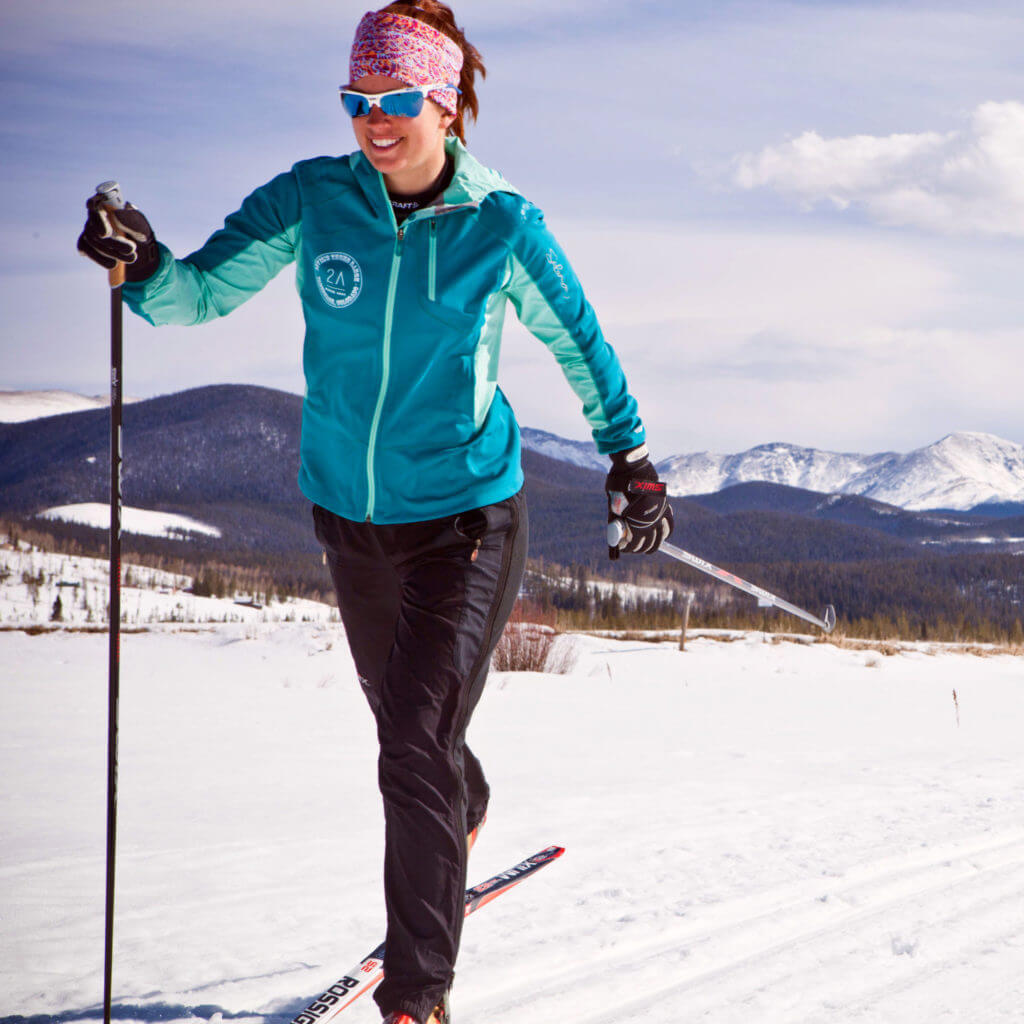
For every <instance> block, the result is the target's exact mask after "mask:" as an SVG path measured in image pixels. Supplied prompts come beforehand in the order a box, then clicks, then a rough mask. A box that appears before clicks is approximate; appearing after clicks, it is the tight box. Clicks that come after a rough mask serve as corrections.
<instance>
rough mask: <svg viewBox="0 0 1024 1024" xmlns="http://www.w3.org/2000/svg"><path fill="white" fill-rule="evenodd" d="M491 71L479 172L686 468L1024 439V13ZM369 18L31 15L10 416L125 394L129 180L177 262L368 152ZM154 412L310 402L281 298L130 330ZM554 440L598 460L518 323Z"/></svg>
mask: <svg viewBox="0 0 1024 1024" xmlns="http://www.w3.org/2000/svg"><path fill="white" fill-rule="evenodd" d="M455 7H456V12H457V14H458V17H459V20H460V22H461V23H462V24H463V25H464V27H465V28H466V30H467V33H468V35H469V37H470V39H472V40H473V41H474V42H475V43H476V45H477V46H478V47H479V49H480V50H481V51H482V52H483V55H484V58H485V60H486V63H487V66H488V70H489V74H488V77H487V80H486V82H485V83H484V84H483V85H482V87H481V90H480V96H481V120H480V123H479V124H478V125H476V126H471V128H470V137H469V142H470V148H471V149H472V150H473V151H474V153H475V154H476V155H477V156H478V157H479V158H480V159H481V160H482V161H483V162H484V163H487V164H489V165H491V166H494V167H497V168H498V169H500V170H501V171H502V172H503V173H504V174H505V176H506V177H507V178H509V179H510V180H511V181H512V182H513V183H514V184H515V185H516V186H517V187H518V188H520V189H521V190H522V191H523V192H524V193H525V194H527V195H528V196H529V197H530V198H531V199H532V200H533V201H534V202H536V203H537V204H538V205H539V206H541V207H542V208H543V209H544V210H545V212H546V215H547V219H548V222H549V224H550V225H551V226H552V228H553V229H554V231H555V232H556V234H557V235H558V237H559V240H560V241H561V242H562V244H563V246H564V247H565V249H566V251H567V252H568V254H569V256H570V259H571V260H572V262H573V264H574V266H575V268H576V270H577V271H578V273H579V274H580V276H581V278H582V280H583V282H584V284H585V286H586V288H587V291H588V294H589V296H590V298H591V301H592V303H593V304H594V306H595V308H596V309H597V311H598V314H599V316H600V317H601V319H602V322H603V324H604V326H605V331H606V334H607V335H608V338H609V340H610V341H611V342H612V343H613V345H614V346H615V348H616V350H617V351H618V352H619V354H620V357H621V359H622V362H623V364H624V366H625V368H626V371H627V375H628V377H629V379H630V383H631V386H632V388H633V390H634V392H635V393H636V394H637V396H638V398H639V400H640V404H641V411H642V413H643V415H644V418H645V420H646V421H647V425H648V431H649V435H650V439H651V444H652V447H653V449H654V451H655V454H656V455H657V456H659V457H660V456H662V455H668V454H673V453H678V452H684V451H695V450H700V449H711V450H715V451H734V450H739V449H741V448H746V447H749V446H751V445H754V444H758V443H763V442H769V441H790V442H794V443H798V444H806V445H812V446H817V447H829V448H834V449H839V450H846V451H856V450H859V451H867V450H871V451H875V450H882V449H896V450H906V449H909V448H913V447H917V446H919V445H923V444H927V443H929V442H930V441H934V440H937V439H938V438H939V437H941V436H943V435H944V434H946V433H948V432H950V431H953V430H980V431H988V432H991V433H996V434H999V435H1001V436H1003V437H1006V438H1009V439H1011V440H1015V441H1018V442H1024V403H1022V402H1021V399H1020V391H1021V378H1022V377H1024V374H1022V372H1021V364H1022V359H1021V353H1022V351H1024V288H1022V287H1021V285H1020V282H1019V279H1020V276H1021V275H1020V267H1021V262H1022V261H1021V257H1022V256H1024V245H1022V239H1024V57H1022V54H1024V13H1019V11H1020V8H1019V5H1018V4H1014V3H990V2H986V0H980V2H977V3H972V4H967V3H959V4H956V3H946V2H941V0H937V2H933V3H928V4H925V3H917V2H888V3H887V2H873V3H871V2H860V3H857V2H844V3H832V2H827V0H826V2H813V3H812V2H804V3H779V2H774V0H767V2H748V3H734V2H729V0H718V2H714V3H711V2H697V3H685V2H684V3H663V2H642V0H641V2H635V0H634V2H632V3H630V4H628V5H626V4H622V3H619V2H616V3H612V2H603V0H590V2H583V0H580V2H562V3H560V2H557V0H544V2H542V0H520V2H518V3H516V4H514V5H512V4H497V3H494V2H493V0H462V2H461V3H457V4H456V5H455ZM364 10H366V7H365V6H364V5H363V4H362V3H351V2H347V0H333V2H327V0H293V2H291V3H288V4H285V3H282V2H281V0H273V2H270V0H250V2H247V3H236V2H234V0H220V2H218V3H216V4H210V3H208V2H199V0H179V2H178V3H175V4H140V3H138V2H132V3H128V2H124V0H108V2H104V3H102V4H100V3H95V2H93V0H62V2H56V0H13V2H11V0H8V3H6V4H5V5H4V8H3V13H2V14H0V29H2V31H0V90H2V93H3V100H4V102H3V104H2V105H0V146H2V153H3V166H4V169H5V176H6V179H7V186H8V197H9V200H10V199H13V200H14V201H8V203H6V204H4V209H3V212H2V213H0V217H2V230H3V236H4V239H5V243H6V244H5V245H4V246H3V248H2V250H0V310H2V314H0V388H42V387H60V388H68V389H70V390H74V391H80V392H83V393H88V394H96V393H102V392H103V391H104V390H105V389H106V387H107V368H106V366H107V359H108V355H107V301H106V293H105V286H104V281H103V275H102V273H100V272H99V271H97V270H95V269H94V268H93V267H92V266H91V265H89V264H87V263H86V262H85V261H84V260H82V259H81V258H80V257H78V256H77V254H76V253H75V251H74V241H75V238H76V236H77V234H78V231H79V230H80V227H81V221H82V216H83V204H84V200H85V198H86V197H87V195H88V194H89V193H90V192H91V190H92V188H93V186H94V185H95V184H96V183H97V182H99V181H100V180H103V179H105V178H109V177H116V178H118V179H119V180H120V181H121V182H122V185H123V188H124V191H125V194H126V196H127V197H128V198H130V199H131V200H133V201H134V202H135V203H136V204H137V205H139V206H140V207H141V208H142V209H143V210H144V211H145V212H146V214H147V215H148V216H149V218H150V220H151V221H152V223H153V225H154V227H155V229H156V232H157V235H158V237H159V238H160V239H161V240H162V241H164V242H165V243H167V244H168V245H169V246H170V247H171V248H172V249H173V250H174V251H175V252H176V253H177V254H178V255H182V256H183V255H186V254H187V253H189V252H191V251H192V250H193V249H194V248H197V247H198V246H199V245H200V244H201V243H202V242H203V240H204V239H205V238H206V237H207V235H208V234H209V233H210V232H211V231H212V230H214V229H215V228H216V227H217V226H219V225H220V223H221V221H222V220H223V218H224V216H225V215H226V214H227V213H229V212H231V211H232V210H233V209H235V208H236V207H237V205H238V203H239V201H240V200H241V199H242V198H243V197H244V196H245V195H246V194H247V193H248V192H249V191H251V189H252V188H254V187H255V186H257V185H259V184H261V183H263V182H264V181H266V180H267V179H269V178H270V177H272V176H273V175H274V174H276V173H278V172H279V171H281V170H283V169H286V168H287V167H289V166H290V165H291V164H292V163H293V162H295V161H296V160H299V159H302V158H305V157H308V156H313V155H317V154H320V153H344V152H348V151H349V150H351V149H352V148H354V143H353V141H352V136H351V130H350V127H349V124H348V122H347V121H346V119H345V118H344V117H343V115H342V112H341V110H340V106H339V103H338V100H337V93H336V87H337V85H338V84H339V83H341V82H342V81H344V79H345V77H346V66H347V53H348V47H349V43H350V40H351V34H352V30H353V28H354V26H355V24H356V22H357V21H358V18H359V16H360V15H361V14H362V13H363V11H364ZM126 323H127V334H126V369H125V379H126V388H127V390H128V392H129V393H130V394H133V395H137V396H142V397H144V396H149V395H154V394H163V393H167V392H171V391H175V390H178V389H180V388H184V387H190V386H196V385H201V384H209V383H219V382H224V381H234V382H245V383H258V384H266V385H268V386H272V387H280V388H285V389H288V390H292V391H301V389H302V380H301V372H300V356H301V339H302V326H301V318H300V315H299V309H298V302H297V299H296V297H295V294H294V283H293V275H292V273H291V272H290V271H285V272H284V273H282V275H281V276H280V277H279V278H278V279H277V280H275V281H274V282H273V283H272V284H271V285H270V286H269V287H268V288H267V289H266V290H265V291H264V292H263V293H261V295H259V296H257V297H256V298H254V299H253V300H252V301H250V302H249V303H248V304H247V305H246V306H244V307H242V308H241V309H240V310H238V311H236V312H235V313H234V314H232V316H230V317H228V318H227V319H225V320H223V321H221V322H218V323H216V324H212V325H207V326H204V327H201V328H192V329H177V328H161V329H155V328H151V327H149V326H147V325H146V324H144V323H142V322H141V321H139V320H137V319H136V318H130V319H128V320H127V322H126ZM501 372H502V381H501V383H502V386H503V388H504V389H505V391H506V393H507V394H508V395H509V397H510V399H511V401H512V403H513V405H514V406H515V408H516V409H517V412H518V414H519V419H520V422H521V423H523V424H524V425H529V426H534V427H540V428H543V429H548V430H553V431H555V432H558V433H561V434H563V435H565V436H570V437H577V438H580V437H586V436H587V428H586V425H585V423H584V421H583V418H582V416H581V414H580V411H579V406H578V402H577V401H576V399H575V397H574V396H573V395H572V393H571V391H570V390H569V389H568V386H567V385H566V384H565V382H564V380H563V379H562V377H561V374H560V373H559V371H558V369H557V366H556V364H555V363H554V361H553V360H552V359H551V357H550V356H549V355H548V353H547V352H546V350H545V349H544V348H543V346H542V345H541V344H540V343H539V342H537V341H535V340H534V339H532V338H531V337H530V336H529V335H527V334H526V333H525V332H523V331H522V329H521V328H520V327H519V326H518V324H516V323H515V320H514V315H513V314H511V313H510V315H509V321H508V324H507V328H506V342H505V347H504V351H503V356H502V371H501Z"/></svg>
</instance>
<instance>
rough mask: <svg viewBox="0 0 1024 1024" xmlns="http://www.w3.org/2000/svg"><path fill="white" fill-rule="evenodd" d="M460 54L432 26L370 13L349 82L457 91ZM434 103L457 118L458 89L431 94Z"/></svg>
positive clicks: (359, 36) (359, 34)
mask: <svg viewBox="0 0 1024 1024" xmlns="http://www.w3.org/2000/svg"><path fill="white" fill-rule="evenodd" d="M461 70H462V50H461V49H460V47H459V45H458V43H456V42H455V40H454V39H450V38H449V37H448V36H446V35H445V34H444V33H443V32H440V31H438V30H437V29H436V28H434V27H433V26H432V25H428V24H427V23H426V22H423V21H420V20H419V19H418V18H410V17H408V16H407V15H405V14H394V13H389V12H387V11H370V12H369V13H368V14H365V15H363V19H362V21H360V22H359V27H358V28H357V29H356V37H355V40H354V41H353V43H352V55H351V57H350V58H349V81H350V82H357V81H358V80H359V79H360V78H365V77H367V76H368V75H384V76H386V77H387V78H396V79H398V81H400V82H405V83H406V85H434V84H435V83H437V82H445V83H451V85H452V86H457V85H458V82H459V72H460V71H461ZM429 96H430V98H431V99H432V100H433V101H434V102H435V103H437V104H439V105H440V106H442V107H443V108H444V109H445V110H447V111H448V113H449V114H454V113H456V110H457V100H458V94H457V93H456V91H455V89H454V88H451V89H433V90H431V92H430V93H429Z"/></svg>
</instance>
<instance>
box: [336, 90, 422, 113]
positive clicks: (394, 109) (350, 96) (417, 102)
mask: <svg viewBox="0 0 1024 1024" xmlns="http://www.w3.org/2000/svg"><path fill="white" fill-rule="evenodd" d="M341 103H342V106H343V107H344V108H345V113H346V114H348V116H349V117H366V115H367V114H369V113H370V101H369V100H368V99H367V98H366V97H365V96H363V95H362V94H361V93H358V92H343V93H342V94H341ZM380 109H381V110H383V111H384V113H385V114H387V116H388V117H417V116H418V115H419V112H420V111H421V110H422V109H423V93H421V92H419V91H418V90H415V91H412V90H410V91H409V92H399V93H395V94H394V95H392V96H382V97H381V98H380Z"/></svg>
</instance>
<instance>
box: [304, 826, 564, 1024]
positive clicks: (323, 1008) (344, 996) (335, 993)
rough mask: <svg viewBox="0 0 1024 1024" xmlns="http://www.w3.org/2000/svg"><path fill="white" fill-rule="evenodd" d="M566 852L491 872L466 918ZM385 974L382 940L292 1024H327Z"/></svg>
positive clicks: (469, 899) (554, 850) (471, 897)
mask: <svg viewBox="0 0 1024 1024" xmlns="http://www.w3.org/2000/svg"><path fill="white" fill-rule="evenodd" d="M563 853H565V848H564V847H561V846H549V847H547V848H546V849H544V850H541V851H540V852H539V853H535V854H534V855H533V856H532V857H527V858H526V860H524V861H520V862H519V863H518V864H516V866H515V867H512V868H509V869H508V870H507V871H502V872H501V873H500V874H497V875H492V876H491V877H490V878H488V879H487V880H486V881H484V882H480V884H479V885H474V886H473V888H472V889H467V890H466V904H465V905H466V917H469V915H470V914H472V913H473V912H474V911H477V910H479V909H480V908H481V907H485V906H487V904H488V903H490V902H491V901H492V900H495V899H497V898H498V897H499V896H500V895H502V893H506V892H508V891H509V889H512V888H514V887H515V886H517V885H518V884H519V883H520V882H521V881H522V880H523V879H524V878H528V877H529V876H530V875H532V874H534V873H535V872H537V871H539V870H540V869H541V868H543V867H546V866H547V865H548V864H550V863H551V862H552V861H554V860H557V859H558V858H559V857H561V856H562V854H563ZM383 977H384V943H383V942H382V943H381V944H380V945H379V946H377V948H376V949H374V950H373V952H372V953H370V954H368V955H367V956H365V957H363V959H362V960H360V961H359V963H357V964H356V965H355V966H354V967H352V968H351V969H350V970H349V971H347V972H346V973H345V974H343V975H342V976H341V977H340V978H339V979H338V980H337V981H336V982H334V984H333V985H330V986H328V988H327V989H325V990H324V991H323V992H321V993H320V995H318V996H317V997H316V998H315V999H313V1000H312V1001H311V1002H310V1004H309V1005H308V1006H307V1007H306V1008H305V1009H304V1010H303V1011H302V1012H301V1013H299V1014H297V1015H296V1016H295V1017H293V1018H292V1022H291V1024H324V1022H325V1021H330V1020H334V1018H335V1017H337V1016H338V1014H340V1013H341V1011H342V1010H345V1009H347V1008H348V1007H349V1006H351V1005H352V1004H353V1003H354V1002H355V1001H356V1000H357V999H358V998H359V997H360V996H362V995H365V994H366V993H367V992H369V991H370V989H371V988H373V986H374V985H376V984H377V983H378V982H379V981H380V980H381V978H383Z"/></svg>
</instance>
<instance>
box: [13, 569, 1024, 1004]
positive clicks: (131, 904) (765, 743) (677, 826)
mask: <svg viewBox="0 0 1024 1024" xmlns="http://www.w3.org/2000/svg"><path fill="white" fill-rule="evenodd" d="M61 571H62V572H68V571H69V570H68V569H67V568H66V567H64V568H62V570H61ZM19 585H20V584H19ZM175 628H176V627H171V626H166V625H165V626H157V627H154V629H153V630H152V631H150V632H147V633H142V634H137V635H129V636H126V637H125V638H124V640H123V645H122V663H121V679H122V683H121V704H120V759H119V780H120V781H119V787H120V788H119V815H120V828H119V838H118V844H119V845H118V850H119V854H118V856H119V860H118V890H117V891H118V896H117V919H116V920H117V926H116V943H115V971H114V996H115V1003H116V1005H117V1006H118V1007H119V1009H118V1010H117V1013H116V1016H117V1017H118V1019H119V1020H125V1021H133V1020H137V1021H156V1020H160V1021H186V1020H188V1021H192V1022H194V1021H195V1019H196V1017H197V1016H198V1017H205V1018H208V1019H209V1018H211V1017H214V1018H215V1019H224V1020H227V1019H238V1020H245V1021H251V1022H256V1021H266V1022H273V1024H284V1022H286V1021H288V1020H290V1019H291V1017H292V1016H293V1015H294V1014H295V1013H297V1012H298V1011H299V1010H300V1009H301V1008H302V1007H303V1006H304V1005H306V1003H308V1002H309V1000H310V998H311V997H313V996H315V995H316V994H317V993H318V992H320V991H322V990H323V989H324V988H325V987H326V986H328V985H330V984H331V983H333V982H334V981H335V980H336V978H337V977H338V976H339V974H340V973H341V972H342V971H343V970H345V969H346V968H347V967H349V966H350V965H351V964H352V963H353V962H354V961H355V960H357V959H358V958H359V957H360V956H362V955H364V954H365V953H367V952H368V951H369V950H370V949H371V948H372V947H373V946H374V945H375V943H376V942H377V941H378V940H379V939H380V938H381V937H382V931H383V907H382V898H381V888H380V871H381V863H380V862H381V846H382V818H381V813H380V808H379V796H378V793H377V788H376V740H375V733H374V727H373V723H372V721H371V717H370V714H369V711H368V709H367V708H366V706H365V703H364V701H363V698H362V696H361V693H360V688H359V685H358V682H357V680H356V673H355V670H354V667H353V665H352V662H351V659H350V657H349V655H348V653H347V648H346V644H345V638H344V635H343V633H342V630H341V627H340V626H338V625H332V624H330V623H328V622H326V621H320V622H312V623H308V622H307V623H301V622H293V623H273V622H263V623H260V622H258V621H249V622H247V623H239V624H235V625H232V624H226V625H221V626H218V627H216V628H212V627H201V628H202V629H203V630H204V631H202V632H196V631H195V628H194V627H189V629H190V630H192V631H191V632H177V631H174V630H175ZM560 642H561V643H563V644H569V645H572V646H573V648H574V649H575V653H576V655H577V657H576V661H575V668H574V670H573V672H572V674H569V675H546V674H532V673H530V674H527V673H492V675H491V677H490V680H489V682H488V687H487V691H486V692H485V694H484V696H483V699H482V701H481V704H480V707H479V709H478V711H477V714H476V717H475V718H474V721H473V725H472V727H471V730H470V742H471V743H472V745H473V748H474V750H476V752H477V753H478V754H479V755H480V756H481V758H482V760H483V762H484V765H485V767H486V769H487V771H488V776H489V779H490V782H491V786H492V790H493V798H492V803H491V809H490V816H489V819H488V824H487V828H486V829H485V830H484V832H483V834H482V837H481V840H480V842H479V843H478V845H477V847H476V849H475V850H474V853H473V859H472V863H471V865H470V876H471V881H477V880H480V879H482V878H485V877H487V876H488V875H490V874H492V873H494V872H495V871H499V870H502V869H504V868H506V867H508V866H510V865H511V864H513V863H515V862H516V861H518V860H519V859H521V858H522V857H523V856H525V855H527V854H530V853H533V852H535V851H536V850H538V849H540V848H542V847H544V846H546V845H548V844H550V843H561V844H563V845H565V846H566V847H567V851H568V852H567V854H566V856H565V857H564V858H562V860H560V861H559V862H558V863H557V864H555V865H552V866H551V867H549V868H547V869H545V871H543V872H542V873H541V874H539V875H538V876H537V877H536V878H533V879H530V880H528V881H526V882H524V883H523V884H522V885H521V886H520V887H519V888H517V889H515V890H513V891H512V892H510V893H509V894H508V895H507V896H504V897H502V899H501V900H499V901H497V902H496V903H494V904H493V905H491V906H489V907H487V908H486V909H483V910H481V911H480V913H479V914H478V915H475V916H474V917H473V918H472V919H470V921H468V922H467V925H466V930H465V933H464V940H463V950H462V954H461V958H460V961H459V971H458V978H457V983H456V987H455V992H454V1019H455V1021H456V1022H458V1024H474V1022H476V1024H522V1022H525V1021H530V1022H547V1021H571V1022H573V1024H629V1022H645V1024H677V1022H679V1021H704V1022H715V1024H751V1022H757V1024H779V1022H783V1024H810V1022H823V1024H825V1022H827V1024H843V1022H858V1024H861V1022H870V1024H892V1022H894V1021H906V1022H910V1024H924V1022H928V1024H931V1022H933V1021H939V1020H943V1021H951V1022H956V1024H1002V1022H1007V1024H1008V1022H1011V1021H1014V1022H1017V1021H1020V1020H1021V1007H1022V1006H1024V971H1022V970H1021V966H1022V964H1024V759H1022V758H1021V755H1020V736H1021V732H1022V726H1024V721H1022V711H1021V708H1022V706H1024V703H1022V698H1024V659H1022V658H1019V657H1012V656H1010V655H995V656H991V657H975V656H969V655H965V654H954V653H950V652H949V651H946V650H944V649H943V648H941V647H939V646H930V647H924V646H921V647H918V648H916V649H910V650H907V651H904V652H903V653H898V654H895V655H893V656H890V657H886V656H883V655H882V654H880V653H878V652H876V651H867V652H866V651H855V650H847V649H841V648H838V647H836V646H834V645H832V644H830V643H798V642H791V641H790V642H786V641H784V642H772V641H771V640H770V639H766V638H764V637H762V636H761V635H760V634H739V635H738V637H737V638H736V639H734V641H733V642H730V643H726V642H716V641H712V640H709V639H702V638H697V639H693V640H691V641H690V642H689V644H688V645H687V650H686V652H679V651H678V650H676V648H675V645H674V644H654V643H642V642H624V641H616V640H612V639H608V638H603V637H602V638H599V637H588V636H568V637H564V638H562V639H561V641H560ZM106 656H107V642H106V638H105V637H104V636H102V635H91V634H80V633H79V634H76V633H73V632H67V631H61V632H57V633H53V634H48V635H45V636H30V635H27V634H26V633H24V632H20V631H7V632H0V717H2V720H3V722H4V726H5V727H4V728H3V729H2V730H0V775H2V777H3V778H4V780H5V783H6V784H5V785H4V787H3V788H2V790H0V815H2V818H0V820H2V821H3V829H2V830H0V836H2V838H0V849H2V861H0V863H2V867H0V888H2V897H0V898H2V904H0V905H2V907H3V910H2V915H3V928H2V929H0V993H2V996H0V1022H3V1021H7V1022H11V1021H12V1019H13V1017H14V1015H19V1014H20V1015H26V1016H32V1015H35V1019H37V1020H41V1019H44V1017H45V1018H57V1019H66V1020H96V1019H99V1017H100V1012H99V1003H100V1000H101V996H102V956H103V870H104V869H103V864H104V837H105V818H104V806H105V777H106V774H105V773H106V760H105V756H106V755H105V738H106V709H107V694H106V688H107V663H106ZM954 691H955V695H954ZM5 1014H6V1015H8V1016H6V1017H4V1016H3V1015H5ZM216 1014H222V1015H223V1016H222V1018H216V1017H215V1015H216ZM40 1015H43V1016H40ZM61 1015H64V1016H63V1017H61ZM343 1019H345V1020H347V1021H350V1022H351V1024H360V1022H362V1024H369V1022H371V1021H378V1020H379V1016H378V1014H377V1012H376V1007H375V1006H374V1005H373V1003H372V1001H371V1000H370V999H369V998H365V999H364V1000H362V1001H361V1002H360V1003H357V1004H356V1005H355V1006H353V1007H352V1008H351V1009H350V1010H348V1011H346V1016H345V1017H344V1018H343Z"/></svg>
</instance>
